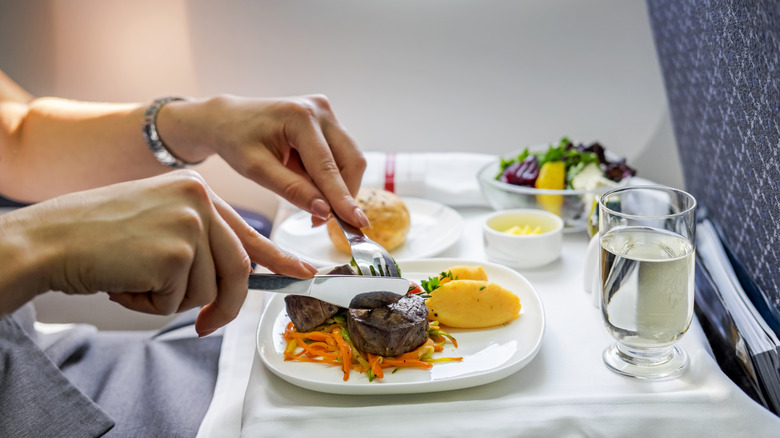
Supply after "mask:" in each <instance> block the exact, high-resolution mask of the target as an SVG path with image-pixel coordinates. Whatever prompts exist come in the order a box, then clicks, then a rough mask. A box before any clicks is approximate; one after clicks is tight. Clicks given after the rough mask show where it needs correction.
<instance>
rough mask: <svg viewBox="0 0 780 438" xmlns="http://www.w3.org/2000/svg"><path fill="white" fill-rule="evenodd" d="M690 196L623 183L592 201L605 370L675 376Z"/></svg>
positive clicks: (690, 268) (692, 239)
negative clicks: (610, 340)
mask: <svg viewBox="0 0 780 438" xmlns="http://www.w3.org/2000/svg"><path fill="white" fill-rule="evenodd" d="M695 210H696V200H695V199H694V198H693V196H691V195H689V194H688V193H685V192H684V191H682V190H677V189H674V188H670V187H663V186H631V187H626V188H621V189H615V190H611V191H609V192H606V193H604V194H603V195H602V196H601V198H600V199H599V248H600V260H599V261H600V275H601V277H600V280H601V314H602V317H603V319H604V324H605V326H606V328H607V330H608V331H609V333H610V334H611V335H612V337H614V338H615V339H616V342H615V343H614V344H613V345H611V346H609V347H608V348H607V349H606V350H604V354H603V355H602V357H603V359H604V363H606V365H607V367H609V368H610V369H611V370H613V371H615V372H617V373H620V374H623V375H626V376H630V377H635V378H639V379H668V378H674V377H677V376H679V375H680V374H682V372H683V371H684V370H685V368H686V367H687V365H688V355H687V354H686V353H685V350H683V349H682V348H681V347H680V346H678V345H676V343H677V341H678V340H679V339H680V338H681V337H682V336H683V334H685V332H686V331H687V330H688V327H689V326H690V324H691V318H692V316H693V295H694V263H695V245H696V218H695Z"/></svg>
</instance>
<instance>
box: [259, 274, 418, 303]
mask: <svg viewBox="0 0 780 438" xmlns="http://www.w3.org/2000/svg"><path fill="white" fill-rule="evenodd" d="M409 284H410V283H409V280H406V279H404V278H399V277H372V276H364V275H315V276H314V277H313V278H309V279H305V280H301V279H300V278H295V277H288V276H286V275H278V274H255V273H253V274H249V289H252V290H262V291H266V292H275V293H281V294H290V295H305V296H310V297H312V298H317V299H319V300H322V301H325V302H327V303H331V304H335V305H337V306H339V307H349V303H350V301H352V298H354V297H355V295H358V294H361V293H363V292H377V291H385V292H392V293H394V294H398V295H406V293H407V292H408V291H409Z"/></svg>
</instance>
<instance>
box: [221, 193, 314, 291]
mask: <svg viewBox="0 0 780 438" xmlns="http://www.w3.org/2000/svg"><path fill="white" fill-rule="evenodd" d="M214 206H215V207H216V209H217V211H218V212H219V214H220V216H222V218H223V219H224V220H225V222H227V224H228V225H229V226H230V228H232V229H233V231H235V233H236V236H238V239H239V240H240V241H241V244H242V245H243V246H244V249H246V251H247V253H248V254H249V257H250V259H252V260H253V261H254V262H256V263H259V264H260V265H262V266H264V267H266V268H268V269H269V270H271V271H272V272H275V273H277V274H284V275H289V276H292V277H297V278H311V276H312V275H314V274H316V273H317V268H315V267H314V266H312V265H311V264H309V263H307V262H305V261H303V260H301V259H299V258H297V257H295V256H294V255H292V254H290V253H289V252H287V251H284V250H282V249H280V248H279V247H277V246H276V245H274V244H273V243H272V242H271V241H270V240H268V239H267V238H265V236H263V235H262V234H260V233H258V232H257V231H256V230H255V229H254V228H252V227H250V226H249V225H248V224H247V223H246V221H244V219H243V218H242V217H241V216H240V215H239V214H238V213H236V211H235V210H233V208H231V207H230V205H228V204H227V203H226V202H225V201H224V200H222V199H219V198H217V199H215V200H214Z"/></svg>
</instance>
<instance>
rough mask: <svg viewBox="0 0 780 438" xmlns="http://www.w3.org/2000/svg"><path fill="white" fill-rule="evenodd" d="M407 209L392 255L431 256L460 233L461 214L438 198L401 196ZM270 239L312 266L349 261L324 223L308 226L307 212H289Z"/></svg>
mask: <svg viewBox="0 0 780 438" xmlns="http://www.w3.org/2000/svg"><path fill="white" fill-rule="evenodd" d="M402 199H403V201H404V204H406V208H407V209H408V210H409V217H410V222H411V223H410V228H409V234H408V235H407V236H406V242H405V243H404V244H403V245H401V246H400V247H398V248H396V249H394V250H393V251H390V254H391V255H392V256H393V258H394V259H396V260H399V259H418V258H425V257H432V256H435V255H436V254H439V253H440V252H442V251H444V250H446V249H447V248H449V247H450V246H452V245H453V244H454V243H455V242H457V241H458V239H460V236H461V235H462V234H463V218H462V217H461V216H460V214H458V212H457V211H455V210H453V209H451V208H450V207H447V206H446V205H444V204H440V203H438V202H434V201H429V200H427V199H419V198H406V197H404V198H402ZM271 240H273V242H274V243H276V244H277V245H278V246H279V247H281V248H283V249H285V250H287V251H290V252H291V253H293V254H295V255H297V256H298V257H300V258H302V259H304V260H306V261H308V262H309V263H312V264H313V265H315V266H318V267H322V266H331V265H339V264H343V263H349V260H350V256H349V255H347V254H346V253H343V252H341V251H339V250H337V249H336V247H335V246H333V243H331V241H330V237H328V231H327V229H326V228H325V226H321V227H317V228H312V227H311V215H309V213H307V212H305V211H299V212H297V213H294V214H292V215H291V216H290V217H288V218H287V219H286V220H284V221H283V222H282V223H281V224H279V226H278V227H277V229H275V230H274V231H273V233H272V234H271Z"/></svg>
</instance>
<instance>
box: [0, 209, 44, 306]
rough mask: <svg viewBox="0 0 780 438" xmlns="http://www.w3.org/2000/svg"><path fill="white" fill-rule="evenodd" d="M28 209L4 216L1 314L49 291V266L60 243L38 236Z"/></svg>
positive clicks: (0, 223) (0, 258) (0, 230)
mask: <svg viewBox="0 0 780 438" xmlns="http://www.w3.org/2000/svg"><path fill="white" fill-rule="evenodd" d="M24 210H27V209H21V210H17V211H16V212H12V213H7V214H5V215H2V216H0V316H4V315H7V314H9V313H11V312H13V311H14V310H16V309H18V308H19V307H21V306H22V305H23V304H24V303H26V302H28V301H30V300H32V299H33V298H34V297H35V296H36V295H38V294H40V293H43V292H45V291H47V290H48V289H49V288H48V284H47V278H48V271H47V269H48V267H49V266H50V265H51V261H52V260H53V258H54V254H55V252H56V247H55V246H54V245H46V244H45V243H44V242H42V241H41V240H40V237H43V236H36V234H38V233H37V231H39V229H38V228H36V227H32V226H30V225H29V222H30V221H29V220H28V219H26V216H27V212H26V211H24Z"/></svg>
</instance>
